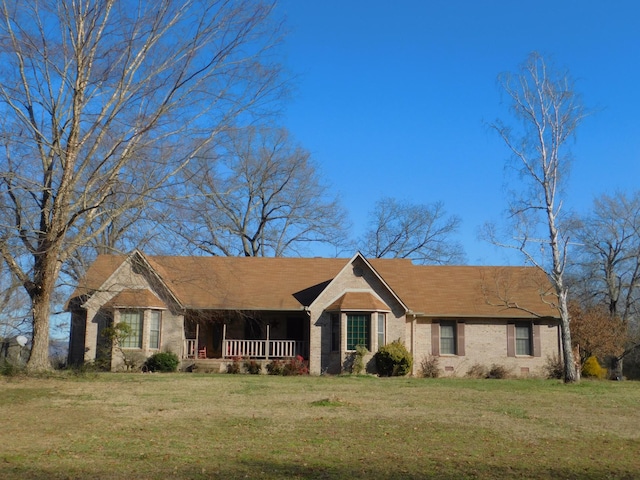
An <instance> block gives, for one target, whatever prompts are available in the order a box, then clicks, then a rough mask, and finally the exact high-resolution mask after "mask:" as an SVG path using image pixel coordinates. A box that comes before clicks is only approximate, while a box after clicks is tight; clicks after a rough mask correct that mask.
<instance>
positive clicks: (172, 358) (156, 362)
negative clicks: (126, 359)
mask: <svg viewBox="0 0 640 480" xmlns="http://www.w3.org/2000/svg"><path fill="white" fill-rule="evenodd" d="M178 365H180V359H179V358H178V356H177V355H176V354H175V353H172V352H158V353H154V354H153V355H151V356H150V357H149V358H147V361H146V362H145V367H147V370H148V371H150V372H175V371H176V370H178Z"/></svg>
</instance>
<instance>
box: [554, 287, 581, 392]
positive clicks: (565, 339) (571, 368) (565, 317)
mask: <svg viewBox="0 0 640 480" xmlns="http://www.w3.org/2000/svg"><path fill="white" fill-rule="evenodd" d="M558 297H559V300H560V305H559V306H560V333H561V338H562V359H563V361H564V383H575V382H577V381H578V380H579V378H578V374H577V373H576V363H575V358H574V356H573V346H572V345H571V329H570V327H569V320H570V319H569V308H568V307H567V293H566V292H561V293H560V294H559V295H558Z"/></svg>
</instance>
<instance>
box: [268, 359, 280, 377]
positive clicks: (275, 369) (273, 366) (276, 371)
mask: <svg viewBox="0 0 640 480" xmlns="http://www.w3.org/2000/svg"><path fill="white" fill-rule="evenodd" d="M267 373H268V374H269V375H284V362H283V361H282V360H272V361H271V362H269V363H267Z"/></svg>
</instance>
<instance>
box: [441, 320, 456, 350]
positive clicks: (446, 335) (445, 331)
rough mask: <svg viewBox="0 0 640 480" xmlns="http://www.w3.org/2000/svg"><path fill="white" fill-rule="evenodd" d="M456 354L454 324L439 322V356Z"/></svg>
mask: <svg viewBox="0 0 640 480" xmlns="http://www.w3.org/2000/svg"><path fill="white" fill-rule="evenodd" d="M456 353H457V352H456V322H440V354H441V355H455V354H456Z"/></svg>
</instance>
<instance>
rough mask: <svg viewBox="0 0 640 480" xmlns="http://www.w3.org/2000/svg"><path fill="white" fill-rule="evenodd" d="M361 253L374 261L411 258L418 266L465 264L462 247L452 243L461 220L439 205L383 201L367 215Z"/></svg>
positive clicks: (387, 199)
mask: <svg viewBox="0 0 640 480" xmlns="http://www.w3.org/2000/svg"><path fill="white" fill-rule="evenodd" d="M370 216H371V219H370V221H369V229H368V230H367V231H366V232H365V234H364V237H363V239H362V240H361V241H360V250H361V251H362V253H363V254H364V255H365V256H369V257H374V258H384V257H387V258H410V259H412V260H414V261H416V262H417V263H420V264H431V265H435V264H441V265H444V264H454V263H464V261H465V255H464V250H463V248H462V245H461V244H460V243H459V242H456V241H454V240H453V238H452V237H453V236H454V235H455V234H456V232H457V231H458V227H459V226H460V218H458V217H457V216H455V215H447V213H446V211H445V209H444V205H443V204H442V203H441V202H436V203H432V204H413V203H410V202H400V201H398V200H396V199H395V198H389V197H387V198H382V199H380V200H378V201H377V202H376V205H375V208H374V209H373V211H372V212H371V214H370Z"/></svg>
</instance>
